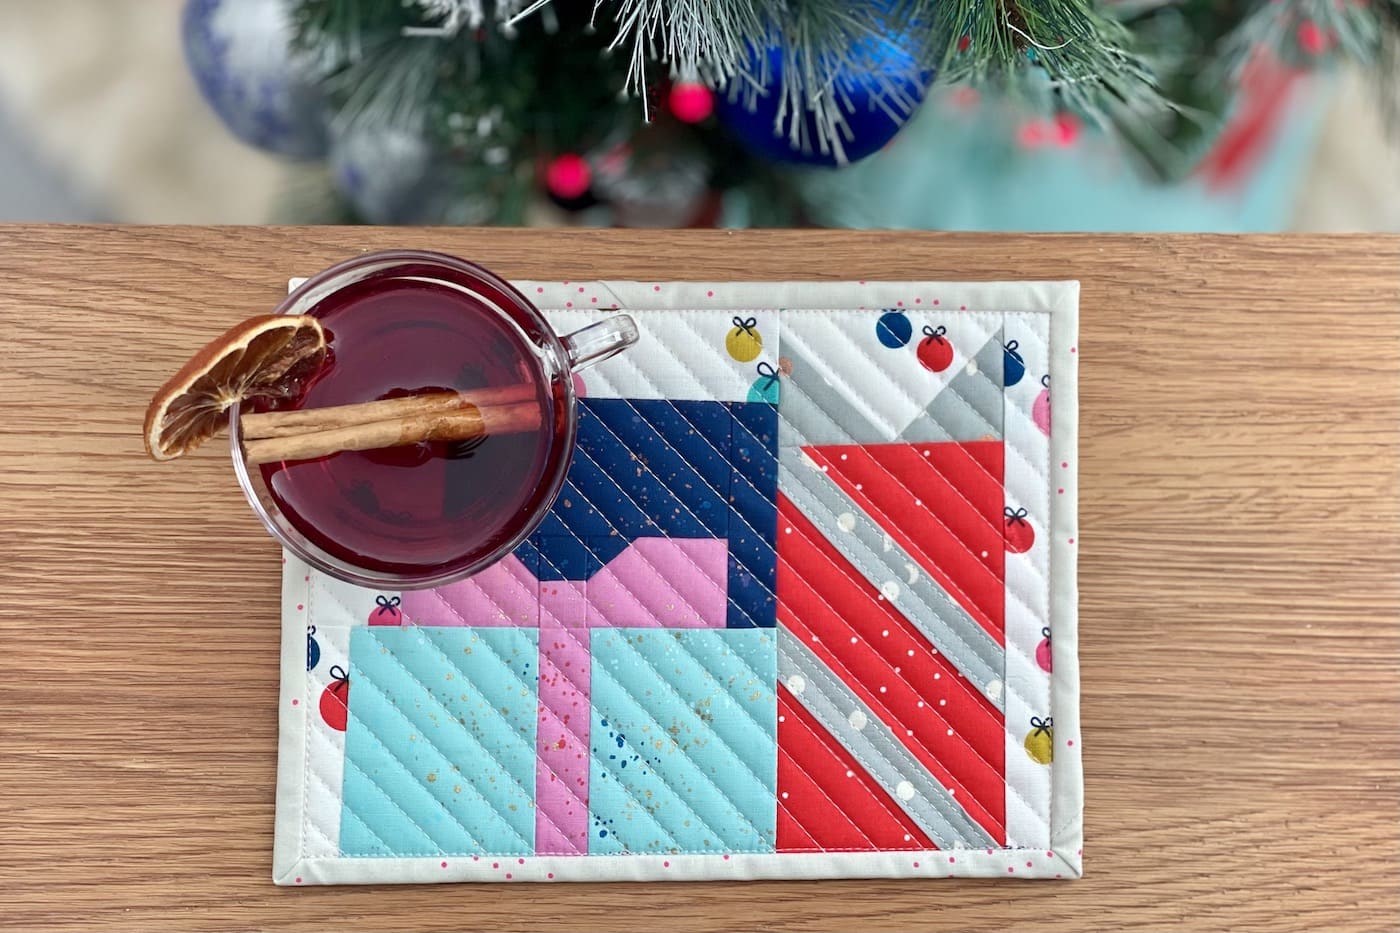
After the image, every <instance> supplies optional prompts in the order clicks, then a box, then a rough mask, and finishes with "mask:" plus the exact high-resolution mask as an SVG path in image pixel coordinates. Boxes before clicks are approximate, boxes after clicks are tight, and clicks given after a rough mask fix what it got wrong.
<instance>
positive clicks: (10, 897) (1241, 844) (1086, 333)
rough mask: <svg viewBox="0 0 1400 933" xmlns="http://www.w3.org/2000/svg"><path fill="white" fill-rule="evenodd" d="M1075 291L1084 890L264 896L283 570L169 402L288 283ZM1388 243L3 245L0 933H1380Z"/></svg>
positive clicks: (720, 239) (912, 239)
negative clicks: (454, 275)
mask: <svg viewBox="0 0 1400 933" xmlns="http://www.w3.org/2000/svg"><path fill="white" fill-rule="evenodd" d="M389 246H414V247H428V248H436V249H442V250H446V251H449V252H454V253H458V254H461V255H464V256H468V257H471V258H473V259H477V260H479V261H481V262H484V263H485V264H487V265H489V266H491V267H492V268H494V269H496V270H497V271H499V272H502V273H505V274H507V275H511V276H522V277H523V276H538V277H558V278H570V277H573V278H579V279H582V278H587V277H604V278H637V279H643V280H648V279H670V278H713V279H719V280H722V279H763V278H783V277H787V278H812V279H821V278H866V279H878V278H891V279H898V278H921V279H1016V278H1022V279H1038V278H1069V277H1073V278H1078V279H1080V280H1081V281H1082V282H1083V323H1082V328H1083V333H1082V337H1081V340H1080V343H1079V347H1080V354H1081V358H1082V360H1083V370H1082V406H1083V412H1082V419H1083V420H1082V423H1083V430H1082V435H1083V450H1082V456H1081V461H1082V464H1083V466H1082V481H1081V488H1082V490H1083V493H1082V508H1083V518H1082V527H1083V536H1082V539H1083V554H1082V563H1081V572H1080V585H1081V588H1082V593H1083V602H1082V613H1083V615H1082V628H1081V639H1082V656H1083V665H1084V674H1083V677H1084V685H1083V693H1084V713H1083V730H1084V737H1085V742H1086V746H1087V747H1086V748H1085V751H1084V756H1085V757H1084V765H1085V771H1086V777H1087V787H1086V798H1087V810H1086V814H1085V826H1086V835H1087V844H1086V852H1085V859H1086V863H1087V875H1086V877H1085V878H1084V879H1083V880H1081V881H1077V882H1070V883H1046V882H1032V883H1009V882H1003V881H995V882H976V881H972V882H937V883H909V882H869V881H852V882H841V883H832V882H820V883H804V882H792V883H762V884H756V883H755V884H713V885H698V884H692V885H669V886H645V887H644V886H641V885H569V886H565V885H560V886H553V887H536V886H519V885H515V886H469V885H455V886H427V887H399V888H388V887H386V888H322V889H279V888H274V887H273V885H272V883H271V878H270V873H271V867H270V866H271V855H272V853H271V849H272V817H273V806H272V801H273V776H274V771H275V766H276V761H275V747H276V741H275V740H276V711H275V705H276V704H275V697H276V690H277V685H276V677H277V641H278V633H277V624H278V570H279V560H278V555H279V551H278V548H277V547H276V546H275V545H274V543H273V541H272V540H271V539H270V538H269V537H267V536H266V535H265V534H264V532H263V531H262V529H261V527H260V526H259V525H258V524H257V521H256V520H255V519H254V517H253V515H252V513H251V512H250V510H249V509H248V507H247V505H246V504H245V503H244V502H243V500H242V498H241V496H240V493H239V492H238V489H237V486H236V485H235V483H234V480H233V476H232V473H231V471H230V469H229V464H228V458H227V454H226V453H225V448H224V447H223V446H222V445H220V444H211V445H210V446H209V448H208V449H207V450H203V451H200V452H199V453H198V454H196V455H194V456H193V457H191V458H189V460H188V462H184V463H180V464H178V465H161V464H154V463H151V462H149V461H147V460H146V459H145V457H144V456H143V454H142V450H141V440H140V424H141V415H142V412H143V409H144V407H145V404H146V401H147V399H148V396H149V394H150V392H151V391H152V389H153V388H154V387H155V386H157V385H158V384H159V383H160V382H161V381H163V380H164V379H165V377H166V376H167V375H169V374H170V373H171V372H173V371H174V370H175V368H176V367H177V366H178V365H179V364H180V363H181V362H182V361H183V360H184V359H185V358H186V357H187V356H188V355H189V353H190V351H191V350H192V349H193V348H195V347H197V346H198V345H199V344H200V343H202V342H203V341H204V340H205V339H206V338H208V337H210V336H212V335H214V334H215V333H217V332H219V331H221V330H222V329H224V328H225V327H226V326H228V325H229V324H231V323H233V322H234V321H236V320H238V319H239V318H241V317H244V316H246V315H249V314H251V313H254V312H261V311H264V310H266V309H270V308H271V307H272V306H273V305H274V304H275V303H276V302H277V300H278V299H279V297H280V296H281V295H282V294H283V292H284V289H285V283H286V280H287V278H288V277H289V276H292V275H297V274H304V273H309V272H314V271H316V270H318V269H320V268H322V267H324V266H326V265H328V264H330V263H331V262H333V261H335V260H338V259H341V258H344V257H346V256H348V255H350V254H353V253H354V252H356V251H357V250H361V249H367V248H375V247H389ZM1397 478H1400V239H1397V238H1388V239H1387V238H1378V237H1370V238H1364V237H1363V238H1320V237H1318V238H1279V237H1249V238H1228V237H1203V236H1186V237H1161V236H1137V237H1126V236H1112V237H1084V236H966V235H925V234H903V233H835V232H803V233H722V232H705V233H694V232H686V233H643V232H637V233H622V232H570V233H561V232H523V231H521V232H517V231H509V232H507V231H469V230H444V231H433V230H386V229H334V228H316V229H293V228H272V229H232V228H181V227H175V228H123V227H105V228H82V227H11V228H3V227H0V542H3V543H0V593H3V594H4V595H3V609H0V620H3V621H2V624H3V627H2V628H0V635H2V636H3V641H0V892H3V893H0V925H4V926H5V927H8V928H25V929H33V928H60V927H61V928H97V927H108V928H110V927H119V928H124V929H141V930H163V929H181V930H195V929H200V930H203V929H220V930H231V929H249V928H267V929H289V930H290V929H346V930H349V929H363V928H388V927H402V928H413V929H447V928H452V927H463V926H467V927H480V928H483V929H485V928H491V929H496V928H537V927H538V928H545V927H556V926H560V925H568V926H576V927H589V928H599V929H606V928H613V929H624V928H636V927H645V928H658V929H668V930H691V929H696V930H699V929H721V928H734V927H741V928H744V927H746V928H751V929H752V928H763V929H768V928H780V927H781V928H817V927H826V926H837V927H847V928H850V927H863V928H867V929H875V928H894V927H901V928H907V927H916V926H917V927H942V928H957V929H969V930H970V929H978V930H982V929H988V930H990V929H1003V928H1008V927H1033V928H1040V929H1047V930H1048V929H1085V928H1102V929H1128V928H1134V929H1145V928H1152V929H1162V928H1175V929H1181V930H1186V929H1203V930H1207V929H1208V930H1220V929H1240V928H1248V929H1267V930H1291V929H1318V928H1327V929H1337V930H1342V929H1356V930H1363V929H1381V928H1383V929H1392V928H1394V925H1395V924H1396V923H1397V922H1400V830H1397V823H1398V822H1400V729H1398V728H1397V726H1400V719H1397V710H1398V709H1400V677H1397V667H1400V584H1397V579H1400V507H1398V506H1397V503H1400V490H1397Z"/></svg>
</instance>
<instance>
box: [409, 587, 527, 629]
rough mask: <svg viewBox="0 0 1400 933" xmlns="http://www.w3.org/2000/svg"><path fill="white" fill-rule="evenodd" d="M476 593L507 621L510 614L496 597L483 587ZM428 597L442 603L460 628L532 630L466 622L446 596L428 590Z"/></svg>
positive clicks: (520, 626) (516, 626)
mask: <svg viewBox="0 0 1400 933" xmlns="http://www.w3.org/2000/svg"><path fill="white" fill-rule="evenodd" d="M476 592H477V593H478V594H480V595H481V597H482V598H483V599H485V600H486V601H487V602H488V603H490V604H491V605H492V606H494V607H495V608H496V611H497V612H499V613H500V614H501V615H502V616H504V617H505V618H507V619H509V618H510V613H508V612H506V611H505V609H504V608H502V606H501V604H500V603H499V602H497V601H496V597H495V596H493V595H491V593H489V592H488V591H487V590H486V588H485V587H483V586H477V587H476ZM428 595H430V596H432V597H433V598H434V599H436V600H437V601H438V602H440V603H442V605H443V607H444V608H445V609H446V610H447V611H448V612H450V613H451V614H452V615H453V617H454V618H456V619H457V620H458V621H459V622H461V623H462V627H463V628H534V626H533V625H526V624H521V625H515V624H512V625H509V626H499V625H483V624H482V623H481V622H471V621H468V619H467V617H466V616H464V615H462V611H461V610H460V609H458V608H457V607H456V606H454V605H453V604H452V601H451V600H450V599H448V598H447V597H446V596H444V595H442V593H441V592H439V591H438V590H437V589H431V590H428ZM535 602H536V604H538V602H539V600H536V601H535ZM536 622H538V617H537V618H536ZM417 627H419V628H421V627H422V626H417ZM428 627H429V628H432V627H433V626H428Z"/></svg>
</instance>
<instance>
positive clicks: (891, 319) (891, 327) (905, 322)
mask: <svg viewBox="0 0 1400 933" xmlns="http://www.w3.org/2000/svg"><path fill="white" fill-rule="evenodd" d="M913 336H914V325H913V324H911V323H909V317H908V316H907V315H906V314H905V313H904V312H903V311H894V310H890V311H886V312H885V313H884V314H882V315H880V319H879V320H878V321H876V322H875V337H876V338H877V339H878V340H879V341H880V344H881V346H886V347H889V348H890V349H891V350H898V349H900V348H901V347H903V346H905V345H907V344H908V343H909V340H910V338H912V337H913Z"/></svg>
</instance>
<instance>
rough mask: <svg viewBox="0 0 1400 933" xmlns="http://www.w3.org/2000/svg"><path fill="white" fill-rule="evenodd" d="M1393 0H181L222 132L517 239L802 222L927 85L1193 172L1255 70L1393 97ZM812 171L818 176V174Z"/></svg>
mask: <svg viewBox="0 0 1400 933" xmlns="http://www.w3.org/2000/svg"><path fill="white" fill-rule="evenodd" d="M1397 36H1400V0H1116V2H1094V0H864V2H861V0H594V2H593V3H592V4H587V3H577V2H568V0H238V2H232V0H189V3H188V6H187V9H186V13H185V44H186V49H187V52H188V55H189V59H190V62H191V67H192V70H193V72H194V74H195V76H196V78H197V79H198V80H199V82H200V84H201V87H202V88H203V90H204V92H205V94H206V96H207V97H208V98H209V100H210V101H211V103H212V104H213V105H214V107H215V109H216V110H218V111H219V113H220V115H221V116H222V117H223V118H224V120H225V122H226V123H228V125H229V126H230V128H231V129H232V130H233V131H234V132H235V133H237V134H238V135H239V136H240V137H242V138H244V139H245V140H247V141H249V142H252V143H254V144H255V145H259V146H262V147H264V148H268V149H272V150H274V151H278V152H282V153H284V154H286V155H288V156H290V157H294V158H312V159H314V158H325V159H327V160H328V163H329V165H330V168H331V177H332V178H333V180H334V184H335V187H336V189H337V190H338V192H339V193H340V195H341V196H342V197H343V199H344V203H345V204H346V205H347V208H348V215H347V216H348V217H350V218H353V219H360V220H365V221H370V222H374V223H449V224H478V223H520V222H522V221H523V220H524V219H525V217H526V214H527V209H528V205H530V204H531V203H532V201H535V200H538V197H537V196H538V195H540V194H541V193H544V194H547V196H548V197H549V198H550V199H551V200H553V201H554V202H555V203H556V204H557V205H559V206H560V207H562V208H564V209H567V210H573V211H583V212H587V211H597V210H602V211H605V213H604V214H602V215H600V216H603V217H604V218H605V222H613V223H623V224H632V225H654V226H683V225H690V224H704V223H715V222H717V221H718V219H719V206H718V205H719V200H718V199H719V198H720V197H721V196H723V195H724V194H725V193H734V192H739V193H742V194H743V195H744V196H745V198H746V199H747V204H748V205H749V208H748V219H749V221H750V222H752V223H756V224H764V225H767V224H788V223H796V222H801V221H802V219H803V218H804V214H805V212H804V205H803V191H804V185H803V178H804V172H803V170H801V168H800V167H802V166H822V167H826V168H829V169H836V170H839V169H840V167H842V166H844V165H846V164H848V163H850V162H853V161H856V160H859V159H862V158H865V157H866V156H869V155H870V154H872V153H874V152H875V151H877V150H879V149H880V148H881V147H883V146H884V145H885V144H886V143H887V142H889V141H890V140H891V139H892V138H894V137H895V136H896V134H898V133H899V131H900V129H901V127H902V126H903V125H904V124H905V122H906V121H907V120H908V119H909V118H910V117H911V115H912V114H913V113H914V112H915V110H916V109H917V108H918V107H919V106H920V105H921V103H922V102H923V101H924V100H925V98H926V97H927V96H928V95H929V93H930V91H931V89H933V88H936V87H937V86H939V85H949V86H967V87H974V88H978V89H979V90H980V91H981V92H982V93H989V94H994V95H996V96H997V98H998V99H1003V100H1007V101H1010V102H1012V103H1013V104H1014V106H1015V107H1017V108H1019V109H1021V110H1023V111H1026V112H1035V113H1039V114H1041V115H1042V116H1043V117H1044V119H1045V120H1047V121H1050V122H1048V123H1046V124H1045V125H1047V126H1050V127H1052V128H1053V129H1052V130H1051V132H1060V133H1066V134H1072V133H1075V132H1078V128H1079V127H1081V126H1083V127H1087V128H1090V129H1092V130H1094V131H1096V132H1100V133H1103V134H1105V135H1106V136H1107V137H1110V138H1112V139H1113V140H1115V141H1116V143H1117V144H1118V145H1120V146H1121V147H1122V149H1123V151H1124V152H1126V153H1129V154H1131V156H1132V158H1133V159H1134V161H1135V162H1136V164H1137V165H1138V166H1139V167H1140V169H1141V170H1142V171H1143V172H1146V173H1149V174H1150V175H1152V176H1153V177H1155V178H1159V179H1161V180H1163V181H1172V180H1175V179H1179V178H1182V177H1184V176H1185V175H1187V174H1188V173H1189V172H1191V171H1192V170H1193V169H1194V168H1196V167H1197V166H1198V164H1199V163H1200V162H1201V160H1202V159H1203V157H1205V155H1206V153H1207V151H1208V149H1209V147H1210V145H1211V144H1212V142H1213V141H1214V140H1215V139H1216V138H1217V136H1218V134H1219V133H1220V132H1221V129H1222V127H1223V126H1224V125H1225V123H1226V119H1227V116H1228V114H1229V113H1230V110H1231V106H1232V104H1233V102H1234V101H1235V98H1236V93H1237V90H1238V88H1239V87H1240V86H1241V83H1242V81H1244V80H1245V79H1246V78H1247V76H1248V75H1249V73H1250V69H1252V68H1258V67H1273V68H1283V69H1289V70H1294V69H1306V68H1314V67H1318V66H1325V65H1328V64H1331V63H1333V62H1336V61H1341V60H1348V61H1351V62H1355V63H1358V64H1360V65H1361V66H1363V67H1366V68H1369V69H1373V70H1374V72H1375V73H1376V74H1377V76H1378V79H1379V80H1382V81H1387V82H1389V86H1390V93H1389V95H1388V96H1387V99H1389V100H1394V99H1396V98H1400V83H1397V82H1400V72H1397V69H1396V67H1395V62H1396V59H1397V55H1396V50H1397V47H1398V46H1400V39H1397ZM808 171H810V170H808Z"/></svg>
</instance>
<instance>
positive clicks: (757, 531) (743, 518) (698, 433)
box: [603, 399, 777, 628]
mask: <svg viewBox="0 0 1400 933" xmlns="http://www.w3.org/2000/svg"><path fill="white" fill-rule="evenodd" d="M622 401H624V402H627V403H628V405H629V406H630V407H632V408H633V410H634V411H636V406H635V405H632V404H631V400H630V399H622ZM665 401H668V402H669V401H670V400H669V399H668V400H665ZM671 408H672V410H674V411H675V412H676V415H677V417H679V418H681V419H682V420H684V421H685V422H686V423H687V424H690V425H691V426H692V427H693V428H695V435H696V437H698V438H699V439H700V440H701V441H703V442H704V443H706V444H708V445H709V446H710V448H711V449H712V450H714V451H715V452H716V453H717V454H719V455H720V456H721V457H722V456H723V452H722V451H720V450H719V448H717V447H715V446H714V444H713V442H711V441H710V439H709V438H708V437H705V435H704V434H703V432H701V431H700V429H699V427H698V426H696V425H694V423H693V422H691V421H690V419H689V418H686V416H685V414H684V413H683V412H681V411H680V409H679V408H677V407H676V406H675V404H674V403H671ZM637 416H638V417H642V414H641V412H640V411H637ZM729 418H730V423H731V430H732V429H733V425H741V422H740V421H739V419H738V418H736V417H735V416H734V414H733V412H732V411H731V412H730V415H729ZM741 426H743V425H741ZM603 427H604V428H605V429H607V430H608V433H610V434H613V437H616V438H617V440H618V442H619V443H621V442H622V438H620V437H618V436H617V435H616V434H615V433H613V432H612V430H611V429H610V428H607V425H604V426H603ZM743 427H744V430H745V431H747V432H748V434H749V436H751V437H753V439H754V441H755V442H757V443H758V444H759V445H760V447H761V448H762V447H763V442H762V440H761V439H760V438H759V437H758V436H757V435H755V434H754V433H753V432H752V431H749V430H748V427H747V426H743ZM764 449H766V448H764ZM774 459H775V461H776V459H777V458H776V457H775V458H774ZM728 474H729V476H730V481H731V482H733V476H734V475H736V474H737V475H739V476H741V477H743V478H744V481H745V482H746V483H748V485H749V487H750V488H751V489H753V491H754V492H755V494H757V495H760V496H762V495H763V491H762V490H760V489H759V488H758V487H757V486H755V485H754V484H753V483H752V481H750V480H749V479H748V478H747V477H744V476H743V473H741V472H740V471H739V470H737V469H734V468H733V467H732V464H731V469H730V470H729V471H728ZM696 476H697V478H698V479H699V480H700V482H701V483H703V484H704V485H705V486H706V488H708V489H709V490H710V491H711V492H713V493H714V494H715V495H716V496H719V497H720V498H721V499H725V500H728V498H729V497H728V496H727V495H725V494H724V492H723V491H722V490H720V489H719V487H717V486H715V485H713V484H712V483H710V482H709V481H708V480H707V479H706V478H705V477H704V476H702V475H700V474H699V473H698V472H697V473H696ZM623 494H624V495H626V493H625V492H624V493H623ZM633 504H634V505H635V504H636V503H635V502H634V503H633ZM681 505H682V506H683V507H685V504H684V503H681ZM638 508H640V506H638ZM686 511H687V512H689V513H690V515H691V516H692V517H694V518H695V520H696V521H697V522H699V521H700V518H699V516H697V515H695V513H694V511H692V510H691V509H690V508H688V507H686ZM774 511H775V513H776V504H775V508H774ZM731 514H733V515H735V516H737V517H738V518H739V520H740V521H741V522H743V523H744V525H745V526H747V527H748V529H749V530H750V531H751V532H753V534H754V535H756V536H757V537H758V538H759V540H761V541H765V542H766V540H767V539H766V538H765V537H764V534H763V531H762V530H761V529H759V528H757V527H755V526H754V524H753V523H752V522H750V521H749V520H748V517H747V516H745V515H744V514H743V513H742V512H739V511H737V510H733V509H731ZM770 546H771V545H770ZM730 553H731V555H732V554H733V552H732V551H731V552H730ZM691 563H692V566H693V565H694V562H693V561H692V562H691ZM754 582H755V583H757V584H758V585H759V586H760V587H761V588H762V589H763V591H764V592H765V593H767V594H768V595H769V596H772V597H774V599H776V598H777V594H776V593H774V592H773V590H772V589H770V588H769V587H767V586H764V584H763V582H762V581H761V580H759V579H758V577H757V576H756V575H755V576H754ZM745 614H746V615H747V613H745ZM750 620H751V621H756V620H753V619H752V617H750ZM759 627H760V628H767V627H769V626H759Z"/></svg>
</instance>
